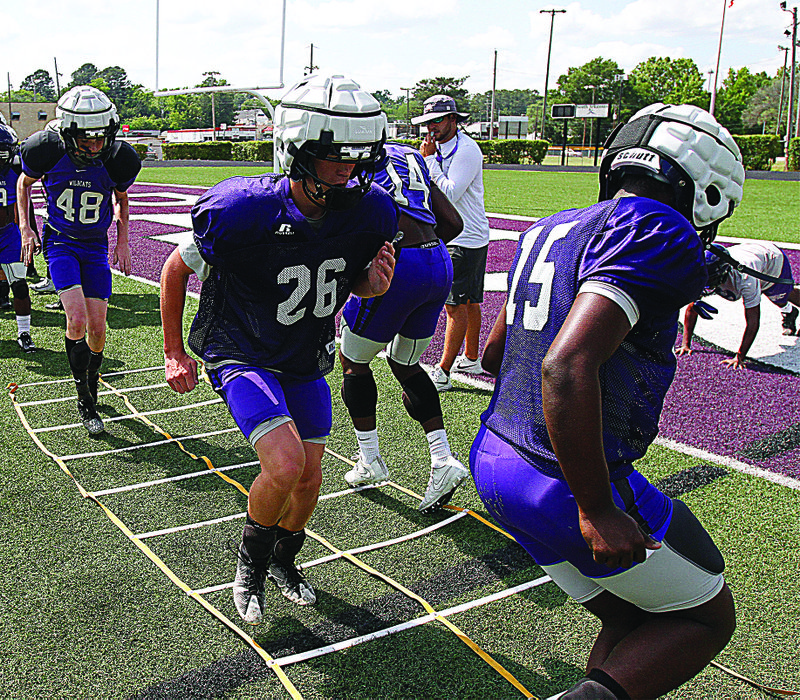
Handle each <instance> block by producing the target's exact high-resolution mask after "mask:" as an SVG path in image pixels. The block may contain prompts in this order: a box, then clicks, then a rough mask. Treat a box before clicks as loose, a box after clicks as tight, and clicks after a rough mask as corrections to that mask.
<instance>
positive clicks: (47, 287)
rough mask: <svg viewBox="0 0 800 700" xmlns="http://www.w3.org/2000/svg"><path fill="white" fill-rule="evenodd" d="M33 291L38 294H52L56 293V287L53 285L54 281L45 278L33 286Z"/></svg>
mask: <svg viewBox="0 0 800 700" xmlns="http://www.w3.org/2000/svg"><path fill="white" fill-rule="evenodd" d="M31 289H32V290H33V291H34V292H36V293H37V294H52V293H53V292H55V291H56V286H55V285H54V284H53V280H51V279H50V278H49V277H45V278H44V279H43V280H40V281H39V282H37V283H36V284H33V285H31Z"/></svg>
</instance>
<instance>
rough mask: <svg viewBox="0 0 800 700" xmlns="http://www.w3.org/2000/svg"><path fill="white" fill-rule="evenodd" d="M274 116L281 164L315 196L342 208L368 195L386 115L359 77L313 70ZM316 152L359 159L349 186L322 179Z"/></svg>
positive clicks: (339, 158) (324, 156)
mask: <svg viewBox="0 0 800 700" xmlns="http://www.w3.org/2000/svg"><path fill="white" fill-rule="evenodd" d="M274 121H275V130H274V139H275V155H276V160H277V162H278V166H279V167H280V169H281V170H282V171H283V172H284V173H285V174H286V175H288V176H289V177H290V178H292V179H293V180H302V182H303V187H304V188H305V191H306V194H307V195H308V196H309V197H310V198H311V199H313V200H315V201H318V202H324V206H325V207H326V208H328V209H332V210H341V209H349V208H350V207H352V206H354V205H355V204H356V202H357V201H358V200H359V199H360V198H361V197H363V196H364V194H365V193H366V192H367V190H368V189H369V187H370V183H371V182H372V176H373V174H374V170H375V161H376V160H377V159H378V158H379V157H380V154H381V151H382V148H383V143H384V141H385V140H386V123H387V120H386V115H385V114H384V113H383V112H381V108H380V104H379V102H378V101H377V100H376V99H375V98H374V97H373V96H372V95H370V94H369V93H368V92H366V91H364V90H362V89H361V87H360V86H359V85H358V83H356V82H354V81H353V80H350V79H349V78H345V77H344V76H341V75H334V76H331V77H322V76H309V77H307V78H305V79H304V80H302V81H301V82H299V83H298V84H297V85H295V86H294V87H293V88H291V89H290V90H289V92H287V93H286V95H285V96H284V97H283V99H282V100H281V103H280V104H279V105H278V106H277V107H276V108H275V120H274ZM315 158H319V159H320V160H335V161H345V162H352V163H355V168H354V169H353V174H352V176H351V178H352V179H351V181H350V182H349V183H348V184H347V185H346V186H344V185H334V184H331V183H328V182H324V181H323V180H321V179H320V178H319V177H318V176H317V173H316V169H315V167H314V159H315ZM309 180H311V183H309ZM312 185H313V191H312V189H311V188H312ZM323 185H324V188H323Z"/></svg>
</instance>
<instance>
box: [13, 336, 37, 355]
mask: <svg viewBox="0 0 800 700" xmlns="http://www.w3.org/2000/svg"><path fill="white" fill-rule="evenodd" d="M17 344H18V345H19V346H20V347H21V348H22V352H36V346H35V345H34V344H33V339H32V338H31V334H30V333H28V332H27V331H22V333H20V334H19V335H18V336H17Z"/></svg>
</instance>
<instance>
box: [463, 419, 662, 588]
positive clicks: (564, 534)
mask: <svg viewBox="0 0 800 700" xmlns="http://www.w3.org/2000/svg"><path fill="white" fill-rule="evenodd" d="M469 463H470V468H471V470H472V476H473V478H474V479H475V486H476V488H477V489H478V495H479V496H480V497H481V500H482V501H483V503H484V505H485V506H486V508H487V510H488V511H489V513H490V514H491V516H492V517H493V518H494V519H495V520H496V521H497V522H498V523H500V525H502V526H503V528H504V529H505V530H506V531H507V532H508V533H509V534H510V535H512V536H513V537H514V539H515V540H517V542H519V544H520V545H522V546H523V547H524V548H525V550H526V551H527V552H528V553H529V554H530V555H531V556H532V557H533V559H534V560H535V561H536V563H537V564H539V565H540V566H548V565H552V564H558V563H560V562H562V561H568V562H569V563H570V564H572V565H573V566H574V567H575V568H577V569H578V570H579V571H580V572H581V573H582V574H583V575H584V576H588V577H591V578H603V577H606V576H613V575H614V574H618V573H620V572H622V571H625V570H626V569H621V568H620V569H609V568H608V567H607V566H604V565H603V564H598V563H597V562H595V561H594V559H593V558H592V552H591V550H590V549H589V547H588V545H587V544H586V542H585V541H584V539H583V536H582V535H581V530H580V526H579V523H578V507H577V505H576V503H575V497H574V496H573V495H572V492H571V491H570V490H569V486H567V482H566V481H564V480H563V479H553V478H551V477H549V476H545V475H544V474H542V472H540V471H539V470H538V469H536V467H534V466H533V465H532V464H531V463H530V462H528V461H526V460H525V459H523V458H522V457H521V456H520V455H519V453H518V452H517V451H516V450H515V449H514V448H513V447H511V445H509V444H508V443H507V442H505V441H504V440H502V439H501V438H500V437H498V436H497V435H496V434H495V433H493V432H492V431H490V430H489V429H487V428H486V426H483V425H482V426H481V428H480V430H479V432H478V435H477V437H476V438H475V442H474V443H473V445H472V450H471V451H470V456H469ZM612 493H613V496H614V501H615V502H616V504H617V506H619V507H620V508H621V509H622V510H624V511H626V512H627V513H628V514H629V515H631V517H633V518H634V519H635V520H636V521H637V522H639V523H640V526H642V527H643V529H646V530H647V531H649V533H650V534H651V535H652V537H653V538H654V539H656V540H659V541H661V540H662V539H663V538H664V534H665V533H666V531H667V528H668V527H669V524H670V521H671V517H672V502H671V501H670V499H669V498H668V497H667V496H665V495H664V494H663V493H661V491H659V490H658V489H657V488H656V487H655V486H653V485H652V484H650V483H649V482H648V481H647V479H645V478H644V477H643V476H642V475H641V474H639V472H637V471H635V470H634V471H633V472H632V473H631V474H630V475H628V476H627V477H624V478H622V479H618V480H617V481H614V482H612Z"/></svg>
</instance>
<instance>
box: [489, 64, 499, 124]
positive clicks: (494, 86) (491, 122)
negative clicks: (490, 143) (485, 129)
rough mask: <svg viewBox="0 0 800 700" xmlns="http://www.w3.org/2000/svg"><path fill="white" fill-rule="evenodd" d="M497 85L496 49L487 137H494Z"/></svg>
mask: <svg viewBox="0 0 800 700" xmlns="http://www.w3.org/2000/svg"><path fill="white" fill-rule="evenodd" d="M496 87H497V49H495V50H494V71H493V72H492V109H491V112H490V113H489V138H490V139H493V138H494V91H495V88H496Z"/></svg>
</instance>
